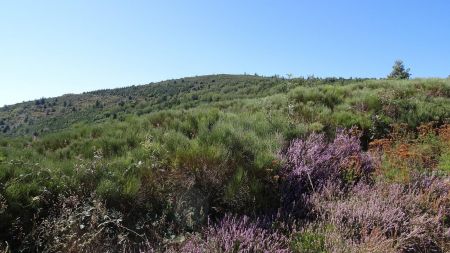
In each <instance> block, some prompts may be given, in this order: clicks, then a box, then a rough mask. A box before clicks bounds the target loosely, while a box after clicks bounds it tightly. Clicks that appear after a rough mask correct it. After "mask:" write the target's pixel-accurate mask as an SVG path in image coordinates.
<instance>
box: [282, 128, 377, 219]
mask: <svg viewBox="0 0 450 253" xmlns="http://www.w3.org/2000/svg"><path fill="white" fill-rule="evenodd" d="M353 130H354V129H353ZM282 159H283V160H284V162H285V167H284V168H283V170H282V172H281V176H282V201H283V204H284V207H287V208H288V209H289V210H290V209H291V208H292V210H296V211H297V212H298V211H299V209H300V210H301V208H300V206H301V205H300V204H303V203H301V202H302V199H303V198H304V197H305V196H306V194H308V193H310V192H313V191H316V190H320V189H321V188H322V187H324V185H325V183H326V182H329V181H331V182H342V183H343V184H344V185H345V184H354V183H356V182H358V181H360V180H361V179H368V178H369V176H370V173H371V172H373V171H374V168H375V165H374V161H373V159H372V158H371V157H370V156H369V155H368V154H367V153H365V152H363V151H362V150H361V145H360V141H359V136H358V135H357V134H352V133H351V132H348V131H339V132H338V133H337V135H336V138H335V139H334V141H333V142H331V143H328V142H327V141H326V139H325V136H324V135H323V134H316V133H313V134H311V135H310V136H309V137H308V138H307V139H306V140H301V139H296V140H293V141H292V142H291V144H290V146H289V147H288V149H287V151H286V153H284V154H283V155H282Z"/></svg>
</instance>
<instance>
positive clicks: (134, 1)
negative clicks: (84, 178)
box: [0, 0, 450, 105]
mask: <svg viewBox="0 0 450 253" xmlns="http://www.w3.org/2000/svg"><path fill="white" fill-rule="evenodd" d="M449 12H450V1H448V0H430V1H423V0H395V1H393V0H365V1H362V0H340V1H335V0H328V1H325V0H309V1H305V0H292V1H287V0H286V1H284V0H254V1H250V0H249V1H246V0H216V1H211V0H189V1H188V0H179V1H176V0H161V1H156V0H155V1H152V0H147V1H138V0H129V1H115V0H105V1H102V0H77V1H60V0H55V1H49V0H40V1H35V0H31V1H21V0H14V1H12V0H11V1H10V0H8V1H7V0H0V105H5V104H13V103H17V102H22V101H27V100H33V99H37V98H40V97H53V96H59V95H63V94H67V93H81V92H84V91H91V90H97V89H105V88H115V87H124V86H130V85H138V84H145V83H150V82H155V81H160V80H165V79H172V78H181V77H186V76H196V75H205V74H219V73H229V74H242V73H251V74H253V73H258V74H260V75H273V74H279V75H285V74H293V75H294V76H309V75H315V76H320V77H329V76H337V77H384V76H386V75H387V74H388V73H389V72H390V70H391V67H392V65H393V63H394V61H395V60H396V59H402V60H403V61H404V62H405V65H406V66H407V67H409V68H411V73H412V75H413V77H447V76H449V75H450V15H449Z"/></svg>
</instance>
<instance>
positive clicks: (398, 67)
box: [388, 60, 411, 79]
mask: <svg viewBox="0 0 450 253" xmlns="http://www.w3.org/2000/svg"><path fill="white" fill-rule="evenodd" d="M409 70H410V69H409V68H408V69H405V66H404V65H403V61H401V60H397V61H395V63H394V66H393V67H392V72H391V73H390V74H389V75H388V79H409V77H410V76H411V74H410V73H409Z"/></svg>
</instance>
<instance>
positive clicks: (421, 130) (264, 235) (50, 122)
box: [0, 75, 450, 252]
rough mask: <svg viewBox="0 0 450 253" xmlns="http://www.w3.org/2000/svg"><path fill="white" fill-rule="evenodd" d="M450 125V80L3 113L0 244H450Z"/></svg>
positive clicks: (213, 82) (58, 103) (146, 91)
mask: <svg viewBox="0 0 450 253" xmlns="http://www.w3.org/2000/svg"><path fill="white" fill-rule="evenodd" d="M449 120H450V80H448V79H413V80H372V79H342V78H326V79H319V78H313V77H310V78H291V79H285V78H280V77H260V76H249V75H244V76H231V75H215V76H205V77H192V78H184V79H177V80H169V81H164V82H161V83H155V84H149V85H144V86H135V87H128V88H121V89H114V90H102V91H95V92H90V93H85V94H80V95H65V96H62V97H58V98H42V99H38V100H36V101H32V102H26V103H21V104H17V105H10V106H7V107H3V108H2V109H0V132H1V133H0V246H1V247H0V249H1V248H4V249H6V248H9V249H11V250H12V251H14V252H16V251H36V250H37V251H49V252H93V251H99V252H105V251H110V252H116V251H117V252H123V251H126V252H135V251H138V250H143V251H148V252H151V250H154V251H156V252H160V251H161V252H164V251H168V252H171V251H172V252H177V251H182V252H214V251H215V250H216V252H240V251H245V250H248V251H247V252H260V251H261V252H264V250H265V251H269V252H271V251H274V252H277V251H278V252H331V250H333V249H338V250H340V251H339V252H376V249H379V251H378V252H392V251H393V252H395V251H399V252H414V250H418V251H420V250H422V249H424V248H428V249H430V248H432V249H437V250H441V251H448V250H450V247H449V244H450V242H449V241H448V239H446V238H445V236H444V234H445V233H444V232H443V231H446V229H449V223H448V219H449V218H450V217H449V216H448V215H449V214H450V208H449V207H450V202H449V197H448V194H447V193H444V192H445V190H446V189H450V185H449V182H448V180H447V178H448V173H450V138H449V136H450V128H449ZM318 136H319V137H318ZM314 148H316V149H314ZM305 157H309V158H308V159H309V160H305V159H306V158H305ZM302 159H303V160H302ZM372 192H373V195H371V193H372ZM447 192H448V191H447ZM401 193H405V195H402V194H401ZM383 198H385V199H383ZM378 200H379V202H376V201H378ZM388 200H392V201H397V200H398V203H397V204H395V205H390V203H389V202H388ZM375 202H376V203H375ZM369 204H370V205H369ZM365 205H369V208H372V211H371V215H366V216H364V214H363V213H362V212H363V210H361V208H362V207H364V206H365ZM412 206H414V207H412ZM359 214H360V216H357V215H359ZM419 217H425V218H426V219H428V220H427V221H428V223H427V222H426V221H422V220H420V219H419ZM425 218H424V219H425ZM346 222H347V223H346ZM350 222H353V223H352V224H350ZM414 222H415V223H414ZM417 224H419V225H418V226H419V227H420V226H422V227H420V228H421V229H422V228H423V229H422V230H420V231H419V232H420V233H419V232H417V233H419V234H417V235H416V234H414V233H415V232H414V226H415V225H417ZM426 224H429V225H430V224H431V225H433V226H434V229H431V227H428V225H427V226H426ZM226 227H233V229H234V230H233V231H231V230H227V229H226ZM249 231H250V232H249ZM248 233H252V236H248ZM244 237H245V238H244ZM227 240H238V241H239V242H240V243H234V244H230V245H228V244H227V245H225V244H226V243H225V241H227ZM377 245H378V246H379V248H375V246H377ZM227 247H228V248H227ZM230 247H231V248H230ZM227 250H228V251H227ZM258 250H260V251H258ZM408 250H409V251H408ZM436 252H438V251H436Z"/></svg>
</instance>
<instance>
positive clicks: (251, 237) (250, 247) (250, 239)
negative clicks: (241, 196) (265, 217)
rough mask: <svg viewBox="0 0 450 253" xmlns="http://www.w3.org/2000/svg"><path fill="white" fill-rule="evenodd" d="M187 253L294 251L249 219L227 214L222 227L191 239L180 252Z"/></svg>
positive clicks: (279, 238) (220, 224)
mask: <svg viewBox="0 0 450 253" xmlns="http://www.w3.org/2000/svg"><path fill="white" fill-rule="evenodd" d="M180 252H185V253H208V252H216V253H231V252H233V253H234V252H239V253H247V252H248V253H250V252H267V253H269V252H275V253H276V252H278V253H284V252H290V251H289V248H288V240H287V238H286V237H285V236H283V235H281V234H280V233H278V232H276V231H270V230H268V229H264V228H262V227H261V226H260V224H259V223H258V222H251V221H250V220H249V218H248V217H247V216H243V217H242V218H241V217H239V218H238V217H235V216H231V215H226V216H225V217H224V218H223V219H222V220H221V221H220V222H219V223H218V224H216V225H210V226H208V227H207V228H206V229H205V231H204V232H203V235H202V236H197V237H193V238H191V239H190V240H189V241H188V242H187V243H186V244H185V245H184V246H183V247H182V248H181V250H180Z"/></svg>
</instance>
